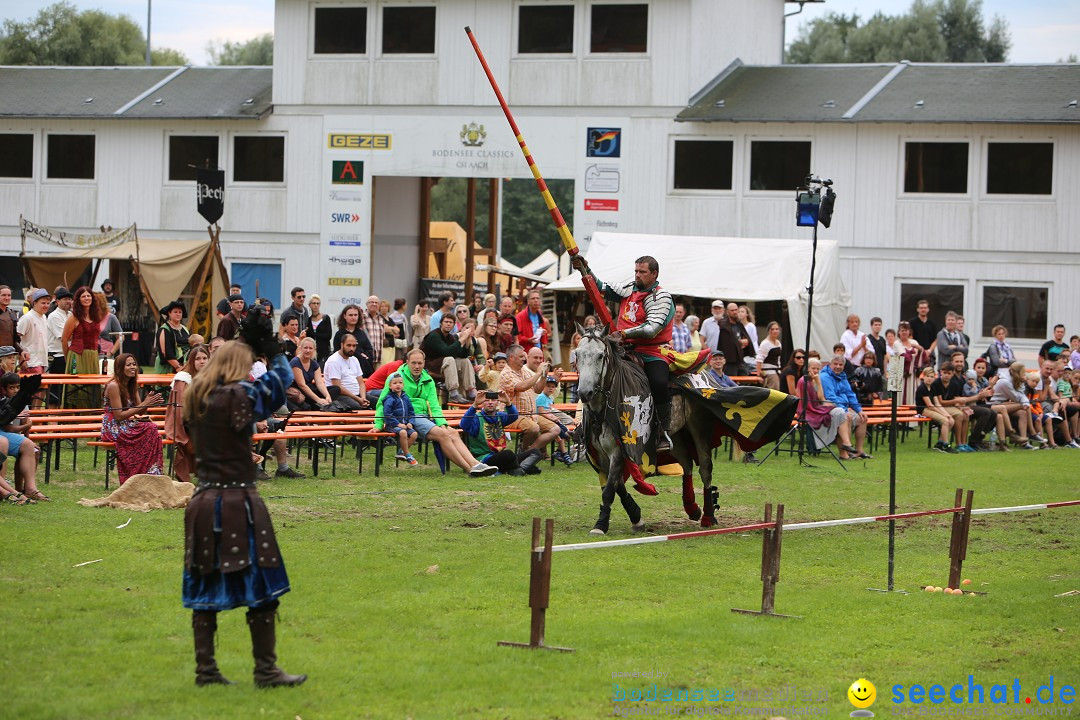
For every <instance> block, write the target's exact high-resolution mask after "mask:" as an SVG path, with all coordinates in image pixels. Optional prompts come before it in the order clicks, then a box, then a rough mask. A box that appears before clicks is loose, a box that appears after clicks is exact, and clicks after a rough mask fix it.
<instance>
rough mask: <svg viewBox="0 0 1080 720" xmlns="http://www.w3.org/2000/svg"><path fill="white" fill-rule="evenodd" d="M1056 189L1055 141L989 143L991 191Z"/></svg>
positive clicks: (1031, 192) (1020, 192) (1036, 192)
mask: <svg viewBox="0 0 1080 720" xmlns="http://www.w3.org/2000/svg"><path fill="white" fill-rule="evenodd" d="M1053 191H1054V144H1053V143H1002V142H992V143H989V144H988V145H987V147H986V192H987V194H1003V195H1050V194H1051V193H1052V192H1053Z"/></svg>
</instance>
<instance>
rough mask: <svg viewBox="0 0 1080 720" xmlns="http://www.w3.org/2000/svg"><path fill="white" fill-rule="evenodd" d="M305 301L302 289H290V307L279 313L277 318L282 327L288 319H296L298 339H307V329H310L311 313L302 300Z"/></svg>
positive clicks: (305, 297)
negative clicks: (279, 315)
mask: <svg viewBox="0 0 1080 720" xmlns="http://www.w3.org/2000/svg"><path fill="white" fill-rule="evenodd" d="M306 299H307V293H305V292H304V288H302V287H294V288H293V289H292V305H290V306H289V307H287V308H285V309H284V310H282V311H281V317H280V318H278V322H280V323H281V324H282V326H284V325H285V324H286V323H288V322H289V320H290V319H292V318H296V322H297V332H298V333H299V335H300V338H301V339H303V338H306V337H307V331H308V328H310V327H311V311H310V310H308V309H307V306H306V305H305V304H304V300H306Z"/></svg>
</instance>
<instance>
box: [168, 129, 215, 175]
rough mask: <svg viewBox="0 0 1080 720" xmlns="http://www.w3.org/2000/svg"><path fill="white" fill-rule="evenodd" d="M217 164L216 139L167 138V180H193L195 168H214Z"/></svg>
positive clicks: (192, 136)
mask: <svg viewBox="0 0 1080 720" xmlns="http://www.w3.org/2000/svg"><path fill="white" fill-rule="evenodd" d="M217 164H218V139H217V137H215V136H207V135H203V136H197V135H170V136H169V180H177V181H183V180H194V179H195V169H196V168H205V167H211V168H216V167H217Z"/></svg>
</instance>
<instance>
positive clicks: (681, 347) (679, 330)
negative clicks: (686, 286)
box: [671, 303, 690, 352]
mask: <svg viewBox="0 0 1080 720" xmlns="http://www.w3.org/2000/svg"><path fill="white" fill-rule="evenodd" d="M685 317H686V307H685V306H684V305H683V304H682V303H676V305H675V322H673V323H672V324H671V347H672V349H674V350H675V352H687V351H688V350H690V328H688V327H687V326H686V323H684V322H683V318H685Z"/></svg>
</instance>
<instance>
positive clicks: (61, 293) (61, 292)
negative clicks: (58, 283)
mask: <svg viewBox="0 0 1080 720" xmlns="http://www.w3.org/2000/svg"><path fill="white" fill-rule="evenodd" d="M69 297H74V296H73V295H72V294H71V291H70V290H68V289H67V288H66V287H62V288H58V289H57V290H56V299H57V300H63V299H64V298H69Z"/></svg>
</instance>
